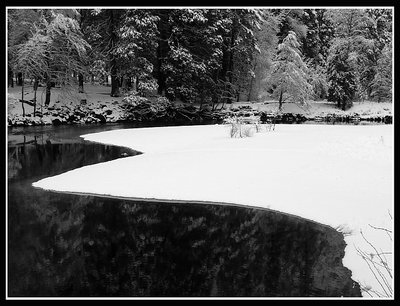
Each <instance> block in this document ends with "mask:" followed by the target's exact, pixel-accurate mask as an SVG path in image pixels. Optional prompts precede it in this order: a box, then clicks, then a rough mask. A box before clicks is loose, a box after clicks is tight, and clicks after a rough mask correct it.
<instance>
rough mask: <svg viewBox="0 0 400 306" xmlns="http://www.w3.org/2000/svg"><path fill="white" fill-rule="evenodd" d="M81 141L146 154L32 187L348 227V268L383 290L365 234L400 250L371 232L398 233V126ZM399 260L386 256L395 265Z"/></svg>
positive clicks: (113, 134)
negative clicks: (221, 207)
mask: <svg viewBox="0 0 400 306" xmlns="http://www.w3.org/2000/svg"><path fill="white" fill-rule="evenodd" d="M82 137H83V138H84V139H86V140H89V141H95V142H101V143H105V144H113V145H120V146H126V147H131V148H132V149H135V150H137V151H141V152H144V154H142V155H138V156H132V157H127V158H123V159H117V160H113V161H110V162H105V163H100V164H96V165H90V166H86V167H82V168H79V169H75V170H72V171H69V172H66V173H63V174H61V175H57V176H54V177H50V178H45V179H43V180H40V181H38V182H36V183H34V184H33V185H34V186H36V187H40V188H44V189H49V190H56V191H69V192H83V193H94V194H103V195H112V196H121V197H133V198H147V199H165V200H195V201H196V200H197V201H198V200H201V201H213V202H227V203H237V204H242V205H251V206H259V207H266V208H270V209H274V210H277V211H281V212H285V213H290V214H294V215H298V216H301V217H304V218H307V219H312V220H315V221H317V222H320V223H323V224H328V225H331V226H332V227H337V226H341V228H344V229H345V230H346V231H351V232H352V234H351V235H349V236H345V240H346V242H347V245H348V246H347V247H346V250H345V251H346V255H345V257H344V260H343V264H344V265H345V266H346V267H348V268H349V269H351V270H352V272H353V279H354V280H357V281H359V282H360V283H361V284H362V285H366V286H372V288H373V289H375V290H378V291H383V289H382V288H381V286H380V285H379V283H378V282H377V280H376V279H375V277H374V275H373V273H372V272H371V271H370V270H369V268H368V265H367V263H366V262H365V261H364V260H363V259H362V258H361V257H360V256H359V255H358V254H357V251H356V247H358V248H360V249H362V250H364V251H366V252H367V253H371V252H373V251H374V250H373V249H371V247H370V245H368V243H367V242H366V241H364V239H363V238H362V236H361V234H360V230H362V231H363V234H364V236H365V237H366V238H367V239H368V240H369V241H370V242H371V243H372V244H373V245H374V246H375V247H376V248H377V249H378V250H379V251H382V252H393V242H392V241H391V240H390V238H389V236H388V235H387V233H386V231H384V230H378V229H373V228H372V227H371V226H369V225H372V226H375V227H381V228H386V229H389V230H391V229H393V221H392V220H391V218H390V215H389V213H390V214H393V205H394V203H393V201H394V199H393V189H394V186H393V183H394V181H393V180H394V178H393V177H394V167H393V166H394V156H393V144H394V140H393V126H392V125H368V126H349V125H308V124H307V125H277V126H276V129H275V131H272V132H262V133H256V134H254V136H253V137H249V138H230V136H229V126H228V125H211V126H210V125H206V126H183V127H161V128H141V129H126V130H114V131H108V132H102V133H96V134H89V135H83V136H82ZM392 256H393V255H386V257H387V261H388V262H389V264H390V265H391V264H392ZM373 259H374V260H375V259H376V256H375V257H374V258H373ZM387 278H388V279H389V281H390V282H391V279H390V277H388V276H387ZM381 282H382V281H381ZM364 295H365V296H367V297H368V296H369V295H368V294H366V293H364Z"/></svg>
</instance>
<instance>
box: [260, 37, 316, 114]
mask: <svg viewBox="0 0 400 306" xmlns="http://www.w3.org/2000/svg"><path fill="white" fill-rule="evenodd" d="M299 47H300V44H299V42H298V41H297V35H296V33H294V32H293V31H289V33H288V35H287V36H286V37H285V39H284V40H283V41H282V43H281V44H279V45H278V52H277V57H276V60H275V61H274V63H273V68H272V73H271V75H270V76H269V77H268V79H267V84H268V85H269V86H270V88H271V90H272V92H273V93H272V94H273V96H275V97H278V99H279V110H281V109H282V103H283V102H284V100H286V99H287V98H291V99H293V100H295V101H299V102H300V103H302V104H304V103H306V100H307V98H308V97H309V95H310V93H311V85H310V84H309V83H308V73H307V70H308V69H307V65H306V64H305V62H304V61H303V59H302V57H301V52H300V50H299Z"/></svg>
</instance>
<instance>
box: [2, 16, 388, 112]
mask: <svg viewBox="0 0 400 306" xmlns="http://www.w3.org/2000/svg"><path fill="white" fill-rule="evenodd" d="M7 16H8V18H7V30H8V37H7V39H8V49H7V50H8V56H7V60H8V86H9V87H14V85H17V86H21V85H23V83H24V82H30V84H33V88H34V89H35V91H36V90H37V87H38V86H43V87H45V88H46V98H45V104H46V105H48V104H49V102H50V95H51V88H52V87H54V86H55V84H58V85H59V86H61V87H63V86H76V87H77V88H78V89H79V92H83V91H84V83H85V82H91V83H92V84H94V83H98V84H103V85H107V86H110V96H111V97H118V96H124V95H128V94H130V95H133V96H134V97H146V96H162V97H165V98H167V99H168V100H169V101H181V102H183V103H187V104H196V105H199V106H200V109H201V108H202V106H203V105H210V106H212V108H213V109H214V107H216V106H217V105H222V106H223V105H225V104H226V103H232V102H235V101H263V100H265V99H267V98H272V99H275V100H276V101H278V102H279V105H280V107H281V105H282V103H283V102H286V101H292V102H299V103H307V101H310V100H313V101H318V100H324V99H326V100H327V101H331V102H334V103H335V104H336V105H337V107H338V108H340V109H343V110H346V109H348V108H350V107H351V106H352V103H353V101H364V100H368V101H377V102H381V101H391V99H392V10H391V9H364V8H363V9H357V8H351V9H326V8H319V9H313V8H306V9H279V8H276V9H275V8H271V9H258V8H245V9H243V8H242V9H210V8H207V9H206V8H204V9H189V8H182V9H177V8H173V9H97V8H93V9H15V8H13V9H8V15H7ZM14 83H15V84H14Z"/></svg>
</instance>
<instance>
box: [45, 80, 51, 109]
mask: <svg viewBox="0 0 400 306" xmlns="http://www.w3.org/2000/svg"><path fill="white" fill-rule="evenodd" d="M50 95H51V81H50V80H47V82H46V99H45V100H44V105H46V106H49V104H50Z"/></svg>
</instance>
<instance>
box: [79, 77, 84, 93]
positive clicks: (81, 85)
mask: <svg viewBox="0 0 400 306" xmlns="http://www.w3.org/2000/svg"><path fill="white" fill-rule="evenodd" d="M78 92H80V93H83V92H84V90H83V74H82V73H79V75H78Z"/></svg>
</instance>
